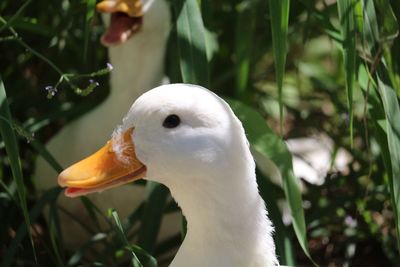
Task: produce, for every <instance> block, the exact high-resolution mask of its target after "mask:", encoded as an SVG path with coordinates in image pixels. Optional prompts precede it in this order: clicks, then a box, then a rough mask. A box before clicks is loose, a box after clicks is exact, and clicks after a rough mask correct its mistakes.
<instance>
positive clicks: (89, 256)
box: [0, 0, 400, 267]
mask: <svg viewBox="0 0 400 267" xmlns="http://www.w3.org/2000/svg"><path fill="white" fill-rule="evenodd" d="M156 1H157V0H156ZM95 2H96V1H91V0H82V1H67V0H62V1H44V0H35V1H9V0H4V1H1V3H0V51H1V52H0V75H1V76H0V77H1V81H2V83H3V85H4V86H1V88H0V91H1V92H0V107H1V109H0V112H1V113H0V116H1V117H0V121H1V124H0V129H1V132H0V133H1V137H2V139H1V140H0V161H1V165H0V185H1V186H0V199H1V200H0V260H1V262H2V264H1V265H2V266H131V264H132V263H131V260H130V257H131V256H130V255H131V254H129V251H130V252H132V251H133V252H134V253H136V254H137V255H138V257H139V259H140V260H142V263H143V265H144V266H155V262H154V261H153V260H149V259H151V258H150V256H149V255H148V254H147V252H143V251H142V250H141V249H140V248H139V247H136V246H131V247H128V248H127V247H126V244H125V243H124V242H125V241H124V238H123V235H122V236H121V234H122V233H121V228H119V227H118V223H116V221H118V220H116V213H113V214H111V215H114V216H109V217H107V220H109V222H110V227H109V229H108V231H105V232H103V233H94V234H93V238H92V240H91V241H89V242H87V243H85V245H84V246H83V247H82V248H80V249H78V250H75V251H70V250H68V248H65V247H64V245H63V242H62V236H61V235H60V230H59V227H57V218H56V217H57V216H56V215H54V214H57V212H60V211H57V206H56V205H54V200H55V199H56V198H57V196H58V194H59V193H60V189H58V188H55V189H52V190H49V191H47V192H46V193H44V194H37V193H36V191H35V188H34V185H33V184H34V183H33V181H32V174H33V171H34V166H35V160H36V159H37V157H41V156H43V157H45V158H46V159H47V160H49V161H50V162H52V166H53V167H54V168H55V169H57V170H59V169H60V168H59V166H57V163H56V162H55V161H54V160H53V159H52V158H51V156H50V155H48V153H46V150H45V147H44V144H45V143H46V142H47V141H48V140H49V139H50V138H51V137H52V136H54V135H56V134H57V132H58V131H59V130H60V129H61V128H62V127H63V126H65V125H67V124H68V123H69V122H70V121H71V120H74V119H76V118H78V117H80V116H84V115H85V113H86V112H88V111H89V110H91V109H92V108H94V107H95V106H96V105H98V104H99V103H101V101H103V100H104V99H106V98H107V95H108V93H109V90H110V86H109V81H108V78H109V77H108V73H109V71H107V69H105V68H106V63H107V62H108V58H107V49H106V48H105V47H104V46H102V45H101V43H100V41H99V40H100V36H101V34H102V33H103V32H104V26H103V24H102V20H101V16H100V15H99V14H98V13H96V12H94V4H95ZM289 2H290V5H289ZM170 4H171V11H172V14H173V16H172V17H173V18H172V25H173V26H172V31H171V34H170V37H169V45H168V50H167V55H166V60H165V66H166V73H167V75H168V76H169V78H170V80H171V81H172V82H180V81H184V82H192V83H198V84H201V85H204V86H206V87H207V88H209V89H211V90H213V91H215V92H216V93H217V94H218V95H220V96H222V97H224V98H226V99H227V100H228V101H229V103H230V104H231V105H232V107H233V108H234V110H235V112H236V114H237V115H238V117H239V118H240V119H242V120H243V123H244V125H245V128H246V131H247V134H248V137H249V141H250V143H251V144H252V146H253V148H254V149H255V150H257V151H258V152H260V153H261V154H262V156H263V157H268V158H272V161H273V162H275V164H276V165H278V169H279V170H280V172H281V174H282V176H284V177H285V179H286V180H285V181H284V183H285V184H286V185H288V187H289V188H291V189H290V190H283V189H282V188H281V187H279V186H276V185H275V184H273V183H271V181H270V179H268V177H267V176H270V173H268V172H266V171H263V168H261V166H260V169H259V170H258V179H259V186H260V191H261V195H262V196H268V198H265V201H266V202H267V207H268V209H269V212H270V216H271V218H272V220H273V222H274V224H275V226H276V234H275V240H276V242H277V251H278V254H279V256H280V260H281V263H282V264H288V265H295V266H313V265H312V262H311V261H310V260H309V259H308V257H307V256H306V254H307V250H308V251H309V254H310V256H311V258H312V259H313V260H314V261H315V262H316V263H318V264H319V265H320V266H330V267H333V266H364V267H365V266H400V256H399V246H398V244H399V241H398V234H399V226H398V220H399V218H400V204H398V203H399V197H400V195H399V194H400V185H399V183H400V170H399V168H400V167H399V166H400V152H399V151H400V129H399V128H400V109H399V102H398V98H399V93H400V39H399V37H398V30H399V21H400V3H399V2H398V0H378V1H372V0H349V1H345V0H343V1H338V2H336V1H330V0H326V1H312V0H311V1H306V0H304V1H289V0H285V1H276V2H274V1H273V0H270V2H269V1H261V0H242V1H239V0H233V1H232V0H220V1H211V0H202V1H195V0H186V1H183V0H180V1H178V0H170ZM285 5H286V6H285ZM182 6H183V7H182ZM178 7H181V8H182V9H184V8H187V9H188V10H191V11H192V12H193V13H192V14H194V15H193V16H192V17H191V19H192V20H193V21H194V22H193V23H194V24H192V25H195V26H196V27H200V29H202V31H200V32H196V31H195V30H192V31H189V35H190V34H192V35H193V36H191V37H193V38H194V40H197V41H198V42H200V43H201V44H203V46H200V47H196V49H197V50H198V51H197V50H196V51H197V52H196V53H198V55H196V56H197V58H196V59H197V60H198V61H196V62H193V61H190V60H189V57H188V53H189V54H190V53H191V52H193V51H192V50H193V49H194V45H195V43H190V42H189V43H188V45H186V46H185V45H183V43H182V42H184V41H185V40H186V41H187V39H185V38H187V34H188V32H185V31H184V29H182V27H180V26H179V25H180V23H181V22H180V19H182V13H180V10H181V9H180V8H178ZM196 8H199V9H196ZM196 10H199V11H200V12H197V13H196ZM196 23H197V24H196ZM182 40H183V41H182ZM185 49H186V50H185ZM207 49H208V51H206V50H207ZM207 54H208V55H207ZM188 60H189V61H188ZM182 62H189V69H190V70H192V71H193V72H185V69H184V68H182V67H181V64H182ZM186 71H187V70H186ZM66 73H68V74H71V75H70V76H68V77H72V78H71V80H72V82H66V81H64V82H62V83H61V84H60V85H59V86H57V92H56V93H55V95H54V96H52V97H48V96H49V92H48V91H46V89H45V88H46V86H54V85H55V84H57V81H59V79H60V77H61V76H62V75H63V74H66ZM190 73H194V76H190ZM82 74H89V75H88V76H82ZM80 75H81V76H80ZM92 76H93V77H95V79H96V81H97V82H98V83H99V86H98V87H96V88H94V90H93V92H92V90H91V89H93V88H89V87H88V86H89V85H90V82H89V81H88V79H89V78H90V77H92ZM77 88H83V89H82V90H77ZM85 88H86V89H85ZM5 94H6V95H5ZM50 94H51V93H50ZM86 94H87V95H86ZM6 103H8V104H6ZM8 107H9V109H8ZM8 110H10V113H8ZM281 115H282V116H281ZM117 124H118V122H116V125H117ZM260 131H261V134H262V135H263V136H262V138H267V140H277V142H276V143H275V144H272V143H270V144H265V145H260V144H261V142H260V135H258V132H260ZM319 134H326V135H327V136H329V137H330V138H331V139H332V140H333V149H332V151H331V154H332V158H335V156H336V155H337V152H338V151H339V148H341V149H344V150H346V151H347V152H348V153H349V154H350V155H351V159H350V161H349V162H347V163H346V168H345V171H343V170H342V171H337V170H335V169H334V168H333V163H332V164H331V165H332V166H331V168H329V171H328V172H327V173H326V174H324V176H325V177H321V178H324V182H323V183H321V184H310V183H307V182H303V185H302V187H303V188H306V190H303V194H302V201H298V200H300V195H299V192H300V191H299V188H297V186H296V185H297V182H295V179H294V176H293V174H292V172H293V171H292V167H291V159H290V157H289V156H290V154H289V152H288V151H287V148H286V146H285V145H284V143H283V142H282V140H281V138H283V140H287V139H293V138H299V137H310V136H314V135H319ZM14 137H16V140H17V142H14ZM16 144H18V149H17V146H16ZM278 147H284V152H283V154H282V153H281V154H278V153H280V152H277V150H275V149H274V148H278ZM283 160H284V161H283ZM282 162H283V163H282ZM258 163H259V162H258ZM281 163H282V164H281ZM260 165H262V164H261V163H260ZM281 199H287V200H288V201H289V208H291V209H292V210H300V215H296V216H297V217H296V216H295V217H294V218H292V221H293V222H294V223H295V224H297V225H300V226H299V227H298V229H299V230H298V232H297V234H296V233H295V231H294V230H293V227H292V226H291V225H290V224H289V225H285V224H284V221H283V220H282V216H281V211H280V210H279V209H278V206H279V205H278V203H279V201H280V200H281ZM83 201H86V202H88V200H83ZM393 203H397V205H396V204H395V205H393ZM164 204H165V203H164ZM46 207H50V208H51V209H53V213H52V214H53V215H54V220H51V221H52V222H55V223H54V224H53V223H50V224H49V223H47V222H46V220H45V219H44V217H43V215H42V212H43V210H44V209H45V208H46ZM87 207H88V211H90V212H93V213H94V214H96V213H97V211H96V209H95V207H93V206H91V204H90V203H87ZM176 209H177V207H176V205H175V204H174V203H173V202H168V203H167V204H166V208H165V209H164V211H163V212H165V213H168V212H171V211H174V210H176ZM303 212H304V218H305V219H303V217H302V213H303ZM132 214H133V215H134V216H136V217H134V216H133V217H134V219H132V221H131V225H124V227H125V228H124V231H125V232H128V231H129V229H130V227H134V225H135V224H139V222H140V218H141V216H143V211H142V210H140V209H139V210H136V211H132ZM97 216H99V215H97ZM105 216H108V215H107V214H105ZM28 217H30V220H29V221H30V224H31V226H30V227H27V226H26V225H27V221H28V220H27V218H28ZM93 220H96V216H94V217H93ZM302 223H304V226H305V227H302V226H301V225H302ZM180 242H181V237H180V236H175V237H173V238H171V239H169V240H167V241H165V242H164V243H161V244H153V246H154V250H153V251H152V252H151V254H152V255H154V256H155V257H158V258H159V257H160V256H162V255H165V254H168V252H169V251H175V250H176V248H177V247H178V246H179V244H180ZM32 243H33V244H34V247H35V252H34V250H33V249H32ZM98 243H101V244H103V245H104V246H106V247H107V249H105V250H103V251H102V252H101V253H99V252H98V251H97V252H96V250H95V249H94V247H95V246H96V244H98ZM300 244H302V245H300ZM171 257H172V256H171V255H170V256H168V257H164V258H163V260H162V261H160V262H159V265H160V266H163V265H165V264H166V263H168V262H169V261H170V260H171ZM93 259H95V260H93Z"/></svg>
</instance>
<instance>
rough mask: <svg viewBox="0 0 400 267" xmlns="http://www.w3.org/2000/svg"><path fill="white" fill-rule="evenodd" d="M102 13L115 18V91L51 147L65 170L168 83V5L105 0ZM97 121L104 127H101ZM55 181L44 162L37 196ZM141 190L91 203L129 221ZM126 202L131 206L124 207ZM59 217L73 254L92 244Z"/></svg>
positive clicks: (75, 208) (69, 204)
mask: <svg viewBox="0 0 400 267" xmlns="http://www.w3.org/2000/svg"><path fill="white" fill-rule="evenodd" d="M98 9H100V10H101V11H103V12H109V13H112V14H111V19H110V20H109V23H108V25H109V27H108V29H107V31H106V33H105V34H104V35H103V37H102V42H103V44H105V45H107V46H109V47H110V48H109V57H110V61H111V63H112V65H113V66H114V70H113V72H112V73H111V82H110V84H111V88H112V89H111V91H110V95H109V96H108V98H107V99H106V100H105V101H104V102H103V103H101V104H100V105H99V106H98V107H96V108H95V109H94V110H93V111H91V112H90V113H88V114H86V115H85V116H83V117H81V118H79V119H78V120H76V121H73V122H72V123H70V124H68V125H67V126H66V127H64V128H63V129H62V130H61V132H60V133H59V134H57V135H56V136H55V137H54V138H53V139H51V140H50V142H49V143H48V145H47V148H48V150H49V151H50V152H51V153H52V154H53V156H54V157H55V158H56V159H57V160H58V161H59V162H60V163H61V165H62V166H68V165H70V164H72V163H73V162H74V160H76V159H77V158H80V157H84V156H87V155H89V154H90V153H92V152H93V151H95V150H96V149H97V148H98V147H99V146H101V144H103V142H104V140H105V139H107V138H108V137H109V133H110V132H111V131H112V129H113V128H114V126H115V121H118V120H119V119H120V118H121V117H122V116H123V115H124V114H125V112H126V110H127V109H128V108H129V106H130V105H131V103H132V100H134V99H136V98H137V97H138V96H140V95H141V94H142V93H143V92H146V91H147V90H150V89H151V88H153V87H155V86H158V85H160V84H162V80H163V74H164V56H165V50H166V42H167V38H168V34H169V30H170V11H169V6H168V4H167V3H166V1H165V0H143V1H142V2H141V1H140V0H105V1H103V2H100V3H99V4H98ZM142 14H143V18H142V17H141V15H142ZM131 16H139V17H136V18H133V17H131ZM133 33H135V34H134V35H133ZM130 37H132V38H130ZM95 122H96V123H97V122H98V123H100V124H101V127H96V126H95ZM56 176H57V174H56V172H55V171H54V170H53V169H52V168H51V167H50V166H49V165H48V164H47V163H46V162H45V161H44V160H43V159H41V158H39V159H38V162H37V164H36V174H35V184H36V188H37V189H38V191H39V192H40V191H44V190H46V189H49V188H51V187H53V186H56V185H57V181H56V179H55V177H56ZM138 189H139V188H136V187H134V186H129V187H121V188H118V189H115V190H110V191H108V192H106V193H104V194H101V195H92V196H90V198H91V200H92V201H93V202H94V203H95V204H96V205H97V206H98V207H100V209H101V210H103V212H105V211H106V210H107V209H108V208H109V207H112V206H113V205H114V206H115V205H118V204H119V209H118V212H119V213H120V214H121V217H125V216H127V215H128V214H129V213H130V212H132V211H133V209H134V208H135V205H138V204H139V203H140V202H141V201H142V199H143V198H144V195H145V194H144V192H143V190H140V189H139V190H138ZM127 200H128V201H129V202H131V203H132V206H130V207H127V206H126V205H120V203H124V202H125V201H127ZM59 205H60V206H61V207H62V208H64V209H65V210H67V211H69V212H70V213H73V214H74V215H75V216H76V218H78V219H79V220H80V221H81V222H83V223H84V224H89V223H90V222H91V219H90V217H89V214H88V213H87V212H86V211H85V209H84V207H83V205H82V203H81V201H80V200H79V199H76V200H74V201H70V200H69V201H67V199H66V198H65V197H60V200H59ZM60 216H61V219H60V222H61V229H62V231H63V233H64V235H63V236H64V241H65V245H66V247H68V248H72V249H73V248H76V247H78V246H79V245H81V244H82V243H83V242H85V240H87V237H88V233H87V232H86V231H85V230H84V229H83V228H82V227H81V226H80V225H79V224H78V223H77V222H75V221H74V220H71V219H70V218H69V217H68V216H66V215H65V213H60ZM89 226H90V224H89Z"/></svg>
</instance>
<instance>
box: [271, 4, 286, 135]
mask: <svg viewBox="0 0 400 267" xmlns="http://www.w3.org/2000/svg"><path fill="white" fill-rule="evenodd" d="M268 2H269V14H270V17H271V29H272V47H273V51H274V58H275V73H276V83H277V85H278V99H279V117H280V129H281V133H282V123H283V102H282V86H283V78H284V75H285V63H286V51H287V32H288V23H289V5H290V1H289V0H281V1H276V0H269V1H268Z"/></svg>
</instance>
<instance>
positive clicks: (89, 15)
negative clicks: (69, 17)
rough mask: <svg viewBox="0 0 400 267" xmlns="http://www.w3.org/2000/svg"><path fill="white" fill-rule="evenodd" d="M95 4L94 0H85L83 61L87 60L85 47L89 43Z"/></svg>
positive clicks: (86, 47)
mask: <svg viewBox="0 0 400 267" xmlns="http://www.w3.org/2000/svg"><path fill="white" fill-rule="evenodd" d="M95 6H96V0H87V1H86V15H85V30H84V36H85V39H84V44H83V62H86V60H87V49H88V44H89V35H90V24H91V22H92V19H93V15H94V10H95Z"/></svg>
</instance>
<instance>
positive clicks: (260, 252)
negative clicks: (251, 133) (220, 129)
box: [170, 152, 277, 267]
mask: <svg viewBox="0 0 400 267" xmlns="http://www.w3.org/2000/svg"><path fill="white" fill-rule="evenodd" d="M236 154H238V153H236ZM248 154H250V152H248ZM227 162H228V161H227ZM249 165H250V167H249ZM232 166H235V168H232ZM219 167H223V166H219ZM219 169H221V171H220V172H218V171H217V172H214V173H213V174H211V177H210V176H208V177H207V181H210V182H209V183H204V179H201V178H200V177H196V178H197V179H194V180H197V181H201V183H199V184H193V183H192V184H190V186H189V188H188V186H185V188H180V187H179V185H178V184H177V185H172V186H170V189H171V193H172V195H173V196H174V198H175V199H176V201H177V202H178V204H179V206H180V207H181V208H182V212H183V214H184V215H185V217H186V219H187V223H188V224H187V225H188V227H187V235H186V238H185V240H184V242H183V244H182V246H181V248H180V250H179V252H178V254H177V256H176V257H175V259H174V261H173V262H172V264H171V266H173V267H178V266H179V267H180V266H210V267H214V266H215V267H216V266H219V267H221V266H230V267H236V266H237V267H239V266H241V267H245V266H252V267H261V266H263V267H270V266H275V265H276V264H277V259H276V255H275V246H274V242H273V239H272V231H273V228H272V225H271V222H270V220H269V219H268V217H267V211H266V209H265V204H264V201H263V200H262V198H261V197H260V195H259V193H258V187H257V183H256V177H255V172H254V162H253V159H252V158H251V155H250V156H249V157H247V158H246V157H245V158H241V159H240V160H236V164H235V165H230V166H228V164H227V165H226V166H225V168H219ZM221 180H226V182H225V183H221ZM180 184H181V183H180ZM181 186H182V185H181Z"/></svg>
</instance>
